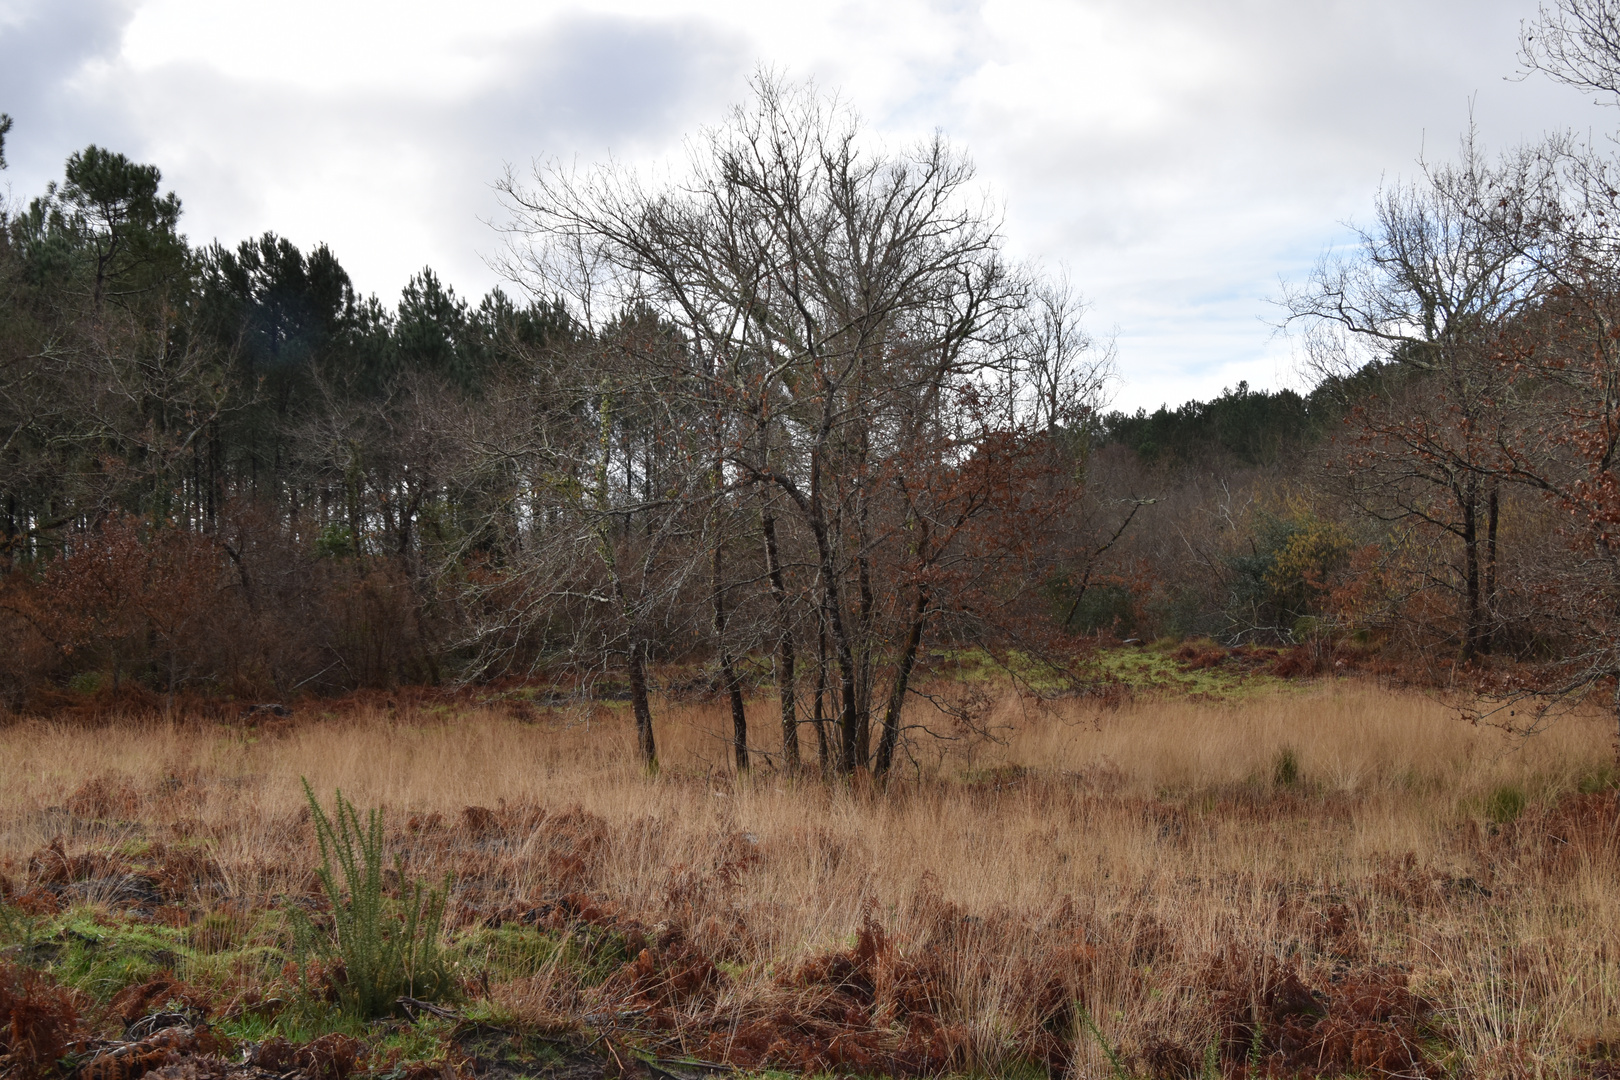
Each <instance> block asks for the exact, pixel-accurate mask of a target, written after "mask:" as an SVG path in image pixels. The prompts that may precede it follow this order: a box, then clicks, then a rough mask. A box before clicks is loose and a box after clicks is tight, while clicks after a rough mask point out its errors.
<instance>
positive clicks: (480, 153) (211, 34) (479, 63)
mask: <svg viewBox="0 0 1620 1080" xmlns="http://www.w3.org/2000/svg"><path fill="white" fill-rule="evenodd" d="M1532 9H1533V3H1531V2H1530V0H1522V2H1512V0H1471V2H1469V0H1363V2H1360V3H1356V4H1348V3H1333V4H1302V3H1299V2H1298V0H1223V2H1211V0H1159V2H1156V3H1142V2H1134V3H1132V2H1126V0H984V2H982V3H930V2H927V0H895V2H892V3H886V4H872V3H855V2H848V3H841V4H839V3H831V4H826V5H793V6H791V7H790V6H787V5H774V6H773V5H761V4H758V3H757V2H752V0H750V2H746V3H745V2H743V0H663V2H657V3H654V2H652V0H606V2H600V3H592V4H589V5H586V4H580V3H564V2H559V0H550V2H538V3H516V2H511V0H467V2H463V3H458V4H455V5H446V4H442V3H426V2H417V0H409V2H404V0H395V2H390V3H382V2H380V0H364V2H361V0H348V2H342V0H321V2H316V0H283V2H282V3H278V4H274V5H271V4H230V3H221V2H219V0H0V109H3V110H5V111H9V112H11V113H12V114H13V115H14V116H15V117H16V118H17V128H16V130H15V131H14V133H13V135H12V137H11V140H10V142H9V145H8V148H7V151H8V153H7V156H8V158H9V159H10V160H11V162H12V165H13V168H12V169H11V171H10V173H9V174H8V179H9V180H10V181H11V183H12V184H13V186H14V188H15V190H16V191H17V193H18V194H19V195H26V194H28V193H31V192H33V191H37V190H38V189H40V188H42V187H43V186H44V183H45V182H46V181H47V180H48V179H50V178H51V177H53V176H55V175H57V174H58V173H59V170H60V166H61V161H62V159H63V158H64V157H65V156H66V154H67V153H69V152H71V151H72V150H73V149H76V148H79V147H82V146H83V145H85V144H86V143H88V142H92V141H95V142H100V143H103V144H105V145H109V146H112V147H115V148H117V149H120V150H123V151H125V152H127V153H130V154H131V155H133V156H136V157H139V158H141V159H143V160H148V161H152V162H155V163H156V164H158V165H160V166H161V167H162V168H163V170H164V174H165V179H166V182H167V183H169V184H171V185H172V186H173V187H174V188H175V189H176V190H177V191H178V192H179V193H180V194H181V196H182V198H183V199H184V200H185V204H186V208H187V216H186V227H187V230H188V232H189V233H190V234H191V235H192V236H193V238H194V239H210V238H213V237H215V236H217V237H219V238H220V239H222V240H224V241H226V242H232V243H234V242H235V241H236V240H239V239H241V238H244V237H246V236H250V235H254V234H257V233H259V232H262V231H264V230H266V229H273V230H275V231H277V232H280V233H282V234H283V235H286V236H288V237H290V238H291V239H293V240H294V241H295V242H298V243H300V244H304V245H309V244H313V243H315V242H318V241H323V240H324V241H326V242H328V243H330V244H331V245H332V246H333V248H334V250H336V251H337V253H338V255H339V257H340V258H341V259H342V260H343V261H344V263H345V265H346V266H348V267H349V268H350V270H351V273H353V274H354V276H355V278H356V280H357V281H358V283H359V284H360V285H361V287H362V288H365V289H368V290H375V291H377V292H379V293H380V294H382V295H383V296H384V297H390V296H392V295H393V294H394V293H395V291H396V290H397V289H398V288H399V286H400V285H401V284H403V282H404V280H405V278H406V277H407V276H408V275H409V274H410V273H412V272H413V271H414V270H416V269H418V268H420V267H421V266H422V265H424V264H431V265H433V266H434V267H435V268H437V269H438V270H439V271H440V272H441V274H442V275H443V276H444V277H446V278H447V279H448V280H450V281H452V282H454V283H455V284H456V285H457V286H458V288H459V289H461V290H462V291H464V292H471V293H477V292H480V291H482V290H483V289H484V288H486V287H488V286H489V285H490V284H492V283H493V281H494V277H493V275H492V274H491V272H490V271H489V270H488V268H487V267H486V266H485V265H484V264H483V262H482V258H481V255H482V254H483V253H486V252H489V251H492V250H493V249H494V248H495V247H496V240H495V237H494V236H493V234H491V233H490V232H489V231H488V229H487V228H486V227H485V226H484V225H483V224H482V222H481V221H480V218H487V217H489V216H491V215H494V214H495V213H497V208H496V205H495V203H494V200H493V197H492V196H491V193H490V189H489V184H490V182H491V181H492V180H493V179H494V178H495V177H496V176H497V175H498V174H499V172H500V169H501V167H502V165H503V163H505V162H513V163H517V164H519V165H521V164H523V163H526V162H527V161H529V160H530V159H531V158H533V157H536V156H555V157H560V158H564V159H573V158H577V159H579V160H581V161H585V162H589V161H593V160H599V159H601V158H602V157H604V156H605V155H606V154H608V153H609V152H612V153H614V154H615V155H617V156H619V157H620V158H622V159H627V160H631V161H646V160H650V159H653V158H657V157H660V156H668V155H672V154H678V153H679V148H680V143H681V139H682V136H683V135H685V134H687V133H689V132H692V131H694V130H695V129H696V128H697V127H699V126H700V125H702V124H704V123H709V122H713V121H715V120H718V119H719V118H720V117H721V114H722V112H723V110H724V107H725V105H726V104H727V103H728V102H731V101H734V100H736V99H737V98H738V97H740V95H741V94H742V92H743V88H744V83H745V80H746V78H747V76H748V74H749V73H750V72H751V71H752V70H753V69H754V68H755V66H756V65H758V64H761V63H764V64H769V65H775V66H777V67H779V68H783V69H786V71H787V72H788V73H789V74H791V75H793V76H795V77H804V76H813V77H814V78H816V80H817V81H818V82H819V83H820V84H821V85H822V86H824V87H827V88H838V89H840V90H841V91H842V93H843V95H844V96H845V97H846V99H848V100H850V101H851V102H852V103H853V104H854V105H855V106H856V107H857V109H858V110H859V111H860V112H861V113H862V114H863V115H864V116H865V117H866V118H867V120H868V122H869V124H870V126H871V127H872V128H873V129H875V130H876V131H878V132H880V133H882V134H884V135H885V136H887V137H891V138H900V137H907V136H915V135H919V134H924V133H927V132H929V131H931V130H933V129H934V128H936V127H938V128H943V129H944V130H945V131H946V132H947V133H948V134H949V135H950V136H951V137H952V138H953V139H955V140H956V141H957V142H958V143H960V144H962V145H964V146H965V147H966V148H967V149H968V150H970V152H972V153H973V155H974V156H975V157H976V159H977V160H978V161H979V163H980V165H981V171H982V173H983V175H984V176H985V178H986V180H987V181H988V182H990V183H991V184H992V185H993V186H994V188H995V189H996V190H997V191H998V193H999V194H1000V196H1001V197H1002V199H1003V200H1004V201H1005V204H1006V206H1007V208H1008V219H1007V220H1008V233H1009V241H1010V244H1011V246H1012V248H1013V249H1014V250H1015V251H1016V252H1018V253H1021V254H1028V255H1035V256H1040V257H1043V258H1045V259H1048V260H1052V261H1054V262H1055V261H1062V262H1065V263H1066V264H1068V265H1069V266H1070V267H1071V270H1072V273H1073V276H1074V278H1075V280H1076V283H1077V284H1078V285H1079V286H1080V287H1081V288H1082V289H1083V290H1085V291H1086V292H1087V293H1088V294H1089V295H1090V296H1091V298H1092V299H1093V301H1094V322H1095V324H1096V328H1097V329H1101V330H1104V331H1106V330H1107V329H1108V328H1109V327H1111V326H1117V327H1118V330H1119V334H1120V345H1121V364H1122V367H1123V369H1124V372H1125V376H1126V381H1125V384H1124V386H1123V387H1122V388H1121V392H1120V397H1119V400H1120V403H1121V404H1123V405H1127V406H1135V405H1138V404H1141V405H1148V406H1150V407H1151V406H1152V405H1156V404H1158V403H1159V402H1160V401H1165V400H1168V401H1172V402H1173V401H1179V400H1182V399H1184V398H1186V397H1188V396H1193V395H1198V396H1207V395H1208V394H1211V393H1214V392H1218V391H1219V389H1220V388H1221V386H1223V385H1229V384H1231V383H1233V382H1235V381H1236V380H1237V379H1239V378H1247V379H1248V380H1249V381H1250V382H1251V383H1255V384H1258V385H1278V384H1279V383H1280V382H1285V381H1287V380H1288V379H1289V378H1290V377H1291V373H1290V364H1289V359H1288V344H1287V342H1286V341H1284V340H1279V339H1277V338H1276V337H1275V336H1274V335H1273V333H1272V330H1271V328H1270V327H1269V326H1268V325H1267V324H1266V322H1265V321H1264V320H1265V319H1266V318H1270V317H1274V310H1273V309H1272V308H1270V307H1269V306H1268V305H1267V303H1266V298H1267V297H1268V296H1269V295H1272V294H1274V293H1275V292H1276V291H1277V278H1278V275H1279V274H1281V275H1287V276H1292V277H1298V276H1299V275H1300V274H1302V273H1303V272H1304V271H1305V270H1306V269H1307V268H1308V266H1309V265H1310V263H1311V261H1312V260H1313V259H1314V258H1315V257H1316V256H1317V254H1318V253H1319V252H1320V251H1321V250H1322V249H1323V248H1324V246H1326V245H1328V244H1331V243H1333V242H1335V241H1339V240H1342V239H1343V238H1344V235H1345V231H1344V229H1343V227H1342V225H1341V224H1340V222H1341V221H1342V220H1343V219H1346V218H1350V217H1355V216H1358V215H1359V216H1364V215H1365V213H1366V211H1367V209H1368V208H1369V207H1370V203H1371V198H1372V195H1373V192H1374V191H1375V190H1376V187H1377V185H1378V184H1379V182H1380V179H1381V178H1392V177H1395V176H1398V175H1403V174H1404V175H1410V174H1411V173H1412V172H1413V171H1414V169H1415V161H1416V158H1417V157H1418V155H1419V154H1420V153H1421V152H1423V150H1424V148H1425V147H1427V150H1428V152H1429V153H1430V154H1431V155H1438V156H1444V155H1446V154H1447V153H1449V152H1450V150H1451V148H1452V147H1453V146H1454V145H1455V139H1456V135H1457V133H1458V131H1459V130H1460V129H1461V127H1462V126H1463V125H1464V124H1465V123H1466V122H1467V118H1468V108H1469V99H1470V97H1471V96H1473V98H1474V108H1475V114H1476V116H1477V117H1478V119H1479V121H1480V124H1481V129H1482V133H1483V134H1484V135H1485V137H1486V138H1487V140H1489V141H1491V142H1494V143H1495V144H1496V145H1505V144H1508V143H1512V142H1516V141H1518V140H1520V139H1524V138H1533V137H1535V136H1536V135H1537V134H1538V133H1539V132H1541V131H1543V130H1546V129H1548V128H1553V127H1559V126H1565V125H1573V126H1577V127H1581V128H1586V127H1588V126H1598V127H1600V128H1601V127H1602V126H1604V125H1612V124H1613V122H1614V117H1615V116H1616V115H1620V114H1615V113H1613V112H1611V111H1606V110H1601V109H1598V108H1596V107H1594V106H1592V105H1590V104H1589V103H1586V102H1584V101H1582V100H1581V99H1580V98H1579V96H1578V95H1576V94H1574V93H1573V92H1571V91H1568V90H1565V89H1562V88H1558V87H1554V86H1551V85H1550V84H1548V83H1547V82H1545V80H1529V81H1526V82H1522V83H1514V82H1509V81H1506V78H1505V77H1506V76H1509V75H1511V74H1512V73H1513V71H1514V50H1515V45H1516V32H1517V27H1518V20H1519V19H1520V18H1522V17H1525V16H1528V15H1530V14H1532V13H1533V12H1532Z"/></svg>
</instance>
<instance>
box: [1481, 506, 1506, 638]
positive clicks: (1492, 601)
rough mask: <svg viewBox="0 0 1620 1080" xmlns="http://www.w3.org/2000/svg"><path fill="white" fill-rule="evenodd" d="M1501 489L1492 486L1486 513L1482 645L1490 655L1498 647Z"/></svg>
mask: <svg viewBox="0 0 1620 1080" xmlns="http://www.w3.org/2000/svg"><path fill="white" fill-rule="evenodd" d="M1500 500H1501V488H1500V486H1499V485H1497V484H1496V483H1495V482H1492V484H1491V494H1490V501H1489V503H1488V504H1487V506H1486V511H1485V598H1484V600H1485V602H1484V604H1483V605H1482V606H1483V608H1484V614H1485V632H1484V634H1483V635H1482V636H1481V645H1482V646H1483V648H1484V650H1485V652H1487V653H1489V652H1490V651H1491V649H1492V648H1494V647H1495V645H1496V522H1497V518H1498V512H1499V510H1500Z"/></svg>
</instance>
